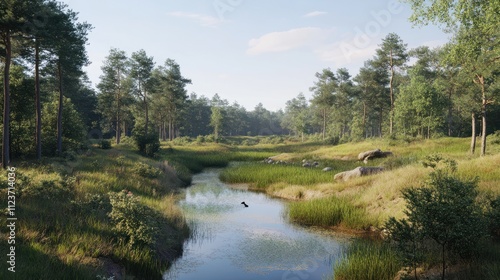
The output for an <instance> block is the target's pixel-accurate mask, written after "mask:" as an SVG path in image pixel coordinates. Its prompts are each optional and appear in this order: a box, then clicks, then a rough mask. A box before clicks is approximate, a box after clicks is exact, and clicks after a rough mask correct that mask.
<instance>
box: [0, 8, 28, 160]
mask: <svg viewBox="0 0 500 280" xmlns="http://www.w3.org/2000/svg"><path fill="white" fill-rule="evenodd" d="M0 5H1V6H0V53H1V56H2V58H3V90H4V91H3V98H4V99H3V138H2V168H4V169H5V168H7V165H8V164H10V80H9V78H10V67H11V63H12V58H13V51H12V43H13V42H12V40H13V38H14V37H15V36H18V35H22V34H23V32H24V27H25V26H26V24H28V20H29V19H30V18H32V16H33V14H34V11H33V9H31V8H32V7H34V6H35V5H34V2H33V1H22V0H5V1H2V2H1V4H0Z"/></svg>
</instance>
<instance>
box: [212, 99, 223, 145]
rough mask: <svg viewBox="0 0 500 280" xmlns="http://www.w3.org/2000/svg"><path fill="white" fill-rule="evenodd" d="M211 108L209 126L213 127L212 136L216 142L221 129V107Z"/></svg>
mask: <svg viewBox="0 0 500 280" xmlns="http://www.w3.org/2000/svg"><path fill="white" fill-rule="evenodd" d="M211 110H212V114H211V115H210V126H211V127H213V128H214V137H215V141H216V142H217V141H218V140H219V134H220V132H221V129H222V120H223V117H222V108H221V107H219V106H212V108H211Z"/></svg>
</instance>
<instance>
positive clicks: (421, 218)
mask: <svg viewBox="0 0 500 280" xmlns="http://www.w3.org/2000/svg"><path fill="white" fill-rule="evenodd" d="M429 158H430V160H429V162H430V164H431V165H430V166H433V167H435V166H436V163H437V162H439V161H441V160H442V158H441V157H440V156H432V157H429ZM451 166H452V167H451V171H449V170H450V168H449V169H448V170H445V169H436V170H435V171H434V172H432V173H431V174H430V178H429V180H428V182H426V185H424V186H422V187H419V188H414V187H413V188H408V189H405V190H404V191H403V192H402V195H403V198H404V199H405V200H406V202H407V210H405V214H406V215H407V218H404V219H401V220H396V219H394V218H393V219H390V220H389V221H388V222H387V223H386V228H387V229H388V231H389V234H390V235H389V236H390V239H391V240H392V241H393V242H394V243H396V245H397V248H398V249H399V252H400V254H401V256H403V259H404V262H405V264H407V265H409V266H410V267H411V268H413V269H416V267H417V265H418V264H419V263H420V262H421V261H422V254H423V252H422V251H423V248H424V246H428V245H427V243H425V241H426V240H431V241H432V242H433V243H434V244H435V245H437V246H438V247H439V248H440V250H441V259H442V268H443V272H442V279H444V277H445V267H446V262H447V259H448V257H447V256H448V255H449V254H456V255H460V256H462V257H470V256H471V254H472V253H473V252H474V250H475V248H476V246H477V244H478V242H479V241H480V240H481V239H482V238H483V237H484V236H485V229H486V228H485V222H484V219H483V216H482V211H481V208H480V206H479V205H478V204H477V203H476V197H477V195H478V191H477V179H472V180H460V179H458V178H456V176H455V174H454V172H453V171H452V170H453V167H454V165H453V164H452V165H451Z"/></svg>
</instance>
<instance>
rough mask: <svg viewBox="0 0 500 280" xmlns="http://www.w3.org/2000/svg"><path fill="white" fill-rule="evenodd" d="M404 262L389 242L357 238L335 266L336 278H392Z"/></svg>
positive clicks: (372, 279) (384, 279) (385, 279)
mask: <svg viewBox="0 0 500 280" xmlns="http://www.w3.org/2000/svg"><path fill="white" fill-rule="evenodd" d="M401 266H402V263H401V262H400V261H399V260H398V258H397V255H396V252H395V251H394V250H393V249H392V248H391V247H390V246H389V245H387V244H384V243H380V242H369V241H363V240H357V241H355V242H353V243H351V244H350V245H349V247H348V248H347V249H346V251H345V253H344V256H343V258H342V259H341V260H340V261H339V262H337V263H336V264H335V266H334V269H333V271H334V278H333V279H335V280H392V279H394V277H395V276H396V274H397V273H398V271H399V270H400V269H401Z"/></svg>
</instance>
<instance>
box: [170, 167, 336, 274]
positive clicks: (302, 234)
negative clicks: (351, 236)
mask: <svg viewBox="0 0 500 280" xmlns="http://www.w3.org/2000/svg"><path fill="white" fill-rule="evenodd" d="M218 175H219V171H218V170H217V169H210V170H207V171H205V172H203V173H202V174H198V175H196V176H195V177H194V178H193V186H191V187H189V188H188V189H187V190H186V198H185V199H184V200H182V201H181V202H180V203H179V205H180V206H181V207H182V209H183V211H184V213H185V215H186V217H187V219H188V221H189V223H190V226H191V228H193V229H194V237H193V238H191V239H190V240H188V241H187V242H186V243H185V244H184V254H183V256H182V257H181V258H179V259H178V260H177V261H176V262H175V263H174V264H173V266H172V267H171V268H170V269H169V271H167V272H166V273H165V275H164V279H172V280H173V279H178V280H187V279H193V280H200V279H218V280H225V279H228V280H235V279H252V280H259V279H266V280H268V279H283V280H285V279H287V280H291V279H327V278H328V276H330V275H331V274H332V264H333V263H334V262H335V259H336V258H337V257H338V256H339V252H340V250H341V247H342V246H343V245H342V244H343V243H345V242H346V239H340V238H334V237H331V236H325V235H322V234H319V233H316V232H311V231H308V230H306V229H303V228H300V227H296V226H294V225H291V224H289V223H287V221H286V220H285V219H284V218H283V212H284V207H285V202H283V201H280V200H276V199H271V198H269V197H267V196H266V195H265V194H261V193H253V192H248V191H244V190H237V189H232V188H229V187H228V186H227V185H225V184H224V183H222V182H220V181H219V179H218ZM242 201H245V202H246V203H247V204H248V205H249V207H248V208H245V207H244V206H243V205H241V202H242Z"/></svg>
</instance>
